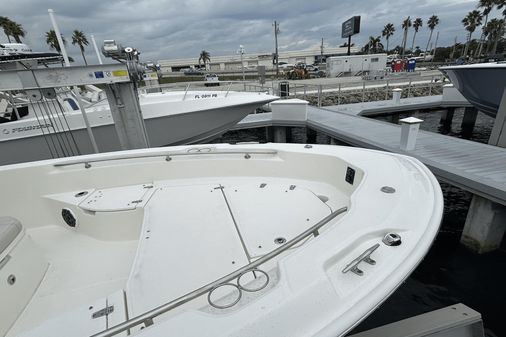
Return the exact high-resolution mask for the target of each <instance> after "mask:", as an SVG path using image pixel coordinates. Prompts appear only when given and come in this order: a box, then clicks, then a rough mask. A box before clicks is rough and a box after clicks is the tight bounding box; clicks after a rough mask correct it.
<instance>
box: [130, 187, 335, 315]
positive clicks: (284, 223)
mask: <svg viewBox="0 0 506 337" xmlns="http://www.w3.org/2000/svg"><path fill="white" fill-rule="evenodd" d="M335 202H341V203H342V201H337V200H335ZM302 204H303V205H304V207H300V205H302ZM329 213H330V208H329V206H327V205H326V204H325V203H324V202H322V201H321V200H320V199H319V198H318V197H317V196H316V195H315V194H314V193H312V192H311V191H310V190H308V189H306V188H304V187H302V186H297V183H293V184H292V183H273V182H269V183H263V182H262V181H258V182H242V183H239V184H234V183H228V184H205V185H187V186H166V187H159V188H158V189H157V190H156V191H155V193H154V194H153V196H152V197H151V198H150V200H149V202H148V204H147V205H146V208H145V218H144V224H143V229H142V234H141V239H140V242H139V250H138V252H137V256H136V258H135V263H134V265H133V268H132V273H131V276H130V278H129V281H128V284H127V292H126V293H127V298H128V305H129V313H130V315H132V316H134V315H139V314H142V313H144V312H145V311H147V310H150V309H152V308H154V307H156V306H159V305H161V304H163V303H166V302H169V301H171V300H174V299H176V298H178V297H180V296H182V295H185V294H186V293H189V292H191V291H193V290H195V289H198V288H200V287H202V286H204V285H205V284H207V283H210V282H213V281H215V280H217V279H219V278H220V277H223V276H224V275H227V274H229V273H231V272H233V271H235V270H236V269H239V268H240V267H242V266H244V265H247V264H248V263H249V262H251V261H252V259H255V258H257V257H259V256H262V255H264V254H267V253H269V252H270V251H272V250H273V249H275V248H277V247H278V246H279V244H277V243H276V241H275V239H277V238H284V239H285V240H290V239H292V238H293V237H295V236H296V235H298V234H300V233H302V232H303V231H304V230H306V229H307V228H309V227H310V226H312V225H314V224H315V223H317V222H318V221H320V220H321V219H323V218H324V217H325V216H327V215H328V214H329ZM205 304H207V302H206V299H205V298H200V299H198V300H196V301H193V302H192V303H191V305H192V306H193V307H200V306H203V305H205Z"/></svg>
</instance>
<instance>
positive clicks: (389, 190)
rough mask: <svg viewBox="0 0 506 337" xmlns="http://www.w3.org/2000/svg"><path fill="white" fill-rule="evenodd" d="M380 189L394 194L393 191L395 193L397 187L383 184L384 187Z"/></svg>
mask: <svg viewBox="0 0 506 337" xmlns="http://www.w3.org/2000/svg"><path fill="white" fill-rule="evenodd" d="M380 191H381V192H383V193H388V194H392V193H395V188H393V187H390V186H383V187H382V188H381V189H380Z"/></svg>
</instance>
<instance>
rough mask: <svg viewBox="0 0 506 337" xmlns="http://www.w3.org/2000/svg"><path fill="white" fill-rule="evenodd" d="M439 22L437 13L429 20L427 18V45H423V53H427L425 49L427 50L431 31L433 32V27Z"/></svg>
mask: <svg viewBox="0 0 506 337" xmlns="http://www.w3.org/2000/svg"><path fill="white" fill-rule="evenodd" d="M438 24H439V18H438V17H437V15H432V16H431V17H430V18H429V20H427V27H429V29H430V35H429V41H427V47H425V55H427V51H428V50H429V44H430V40H432V33H433V32H434V28H436V26H437V25H438Z"/></svg>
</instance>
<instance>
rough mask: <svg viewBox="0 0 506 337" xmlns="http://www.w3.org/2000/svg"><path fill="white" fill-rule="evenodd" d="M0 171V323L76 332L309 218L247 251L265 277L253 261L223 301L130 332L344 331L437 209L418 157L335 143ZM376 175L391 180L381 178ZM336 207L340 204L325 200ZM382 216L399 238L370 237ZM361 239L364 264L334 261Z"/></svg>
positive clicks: (401, 266)
mask: <svg viewBox="0 0 506 337" xmlns="http://www.w3.org/2000/svg"><path fill="white" fill-rule="evenodd" d="M352 171H353V177H351V175H352V174H351V173H350V172H352ZM346 177H347V178H346ZM0 180H1V181H2V184H3V188H2V191H3V193H2V194H1V195H0V215H6V216H7V215H8V216H11V217H14V218H16V219H18V220H19V222H20V223H21V224H22V225H23V230H21V231H20V232H16V233H15V236H13V235H10V234H8V233H9V232H8V231H9V228H10V230H11V234H12V233H14V232H13V231H14V229H15V227H13V226H12V225H9V223H8V221H6V220H5V219H0V249H1V248H2V241H3V243H4V248H3V251H0V261H3V259H5V257H6V256H9V258H8V260H7V262H6V263H3V265H2V267H0V279H1V280H6V279H8V280H11V281H12V277H10V275H15V279H16V280H17V281H16V282H13V283H12V284H9V283H8V282H1V283H0V297H1V298H2V302H1V303H0V315H1V317H2V320H1V321H0V336H2V335H5V336H8V337H14V336H23V337H28V336H37V337H46V336H47V337H49V336H51V337H60V336H62V337H63V336H65V337H67V336H76V337H78V336H83V337H84V336H91V335H94V334H98V333H101V332H102V331H103V330H105V329H108V328H111V327H114V326H116V325H118V324H122V323H123V322H125V320H126V319H127V317H129V318H130V319H133V320H134V321H135V320H136V317H139V315H143V314H145V313H146V312H149V311H150V310H152V309H153V308H157V307H159V308H160V306H162V308H163V305H164V304H165V303H167V302H171V303H178V304H179V302H177V301H178V300H177V299H178V298H179V299H181V298H182V296H185V294H194V293H195V291H196V289H198V288H200V287H203V286H205V285H206V284H210V283H211V284H212V282H213V281H215V280H218V279H220V278H224V277H225V276H226V275H227V274H231V273H234V272H235V271H237V270H239V269H240V268H242V267H243V266H250V265H251V264H254V263H255V261H262V259H265V258H266V257H269V255H270V254H271V253H272V252H273V251H277V250H279V249H281V250H283V248H282V247H283V244H289V243H291V242H292V240H295V239H297V238H298V237H300V234H301V233H304V232H307V231H310V232H309V234H311V235H309V236H307V237H304V239H303V240H302V241H299V242H298V243H297V244H296V245H293V246H291V248H290V249H288V250H284V251H283V252H281V254H280V255H276V256H274V257H272V258H270V259H269V260H268V261H266V262H265V263H262V264H261V265H260V266H258V267H257V268H258V269H260V270H261V272H260V271H257V272H256V273H257V277H258V279H257V280H256V281H252V275H251V273H249V274H247V275H246V277H243V278H242V280H241V282H240V283H241V284H242V285H243V286H245V287H247V288H249V289H251V288H254V287H257V288H260V286H259V282H260V283H262V282H264V283H265V281H266V278H265V277H264V276H262V275H265V274H267V275H269V280H268V282H267V284H266V285H265V287H264V288H262V289H259V290H258V291H253V292H249V291H242V297H241V298H240V299H239V300H238V301H237V303H236V304H234V305H231V306H230V308H227V309H217V308H214V307H212V306H211V305H210V303H209V302H208V300H207V293H202V294H203V295H202V296H195V298H194V299H193V300H188V301H182V302H181V303H180V304H181V305H178V306H176V307H175V308H174V309H173V310H169V311H167V312H165V313H163V314H160V315H158V316H156V317H155V318H154V319H153V323H154V324H150V323H151V321H149V322H148V321H146V320H145V318H143V319H142V322H144V323H143V324H140V325H135V326H134V325H132V326H131V327H130V332H131V334H135V335H136V336H137V335H138V336H141V337H162V336H167V335H169V334H170V335H174V336H332V337H335V336H343V335H344V334H345V333H346V332H348V331H349V330H350V329H352V328H353V327H354V326H355V325H356V324H358V323H359V322H360V321H361V320H362V319H364V318H365V317H366V316H367V315H368V314H369V313H371V311H373V310H374V309H375V308H376V307H377V306H378V305H380V304H381V303H382V302H383V301H384V300H385V299H386V298H387V297H388V296H389V295H390V294H391V293H392V292H393V291H394V290H395V289H396V288H397V287H398V286H399V285H400V284H401V283H402V282H403V281H404V280H405V279H406V278H407V277H408V276H409V274H410V273H411V272H412V271H413V270H414V268H415V267H416V265H417V264H418V263H419V262H420V261H421V260H422V259H423V257H424V256H425V254H426V253H427V251H428V249H429V247H430V245H431V243H432V241H433V240H434V237H435V236H436V234H437V231H438V229H439V223H440V220H441V216H442V211H443V202H442V194H441V190H440V188H439V185H438V182H437V180H436V179H435V177H434V176H433V175H432V174H431V172H430V171H429V170H428V169H427V168H426V167H425V166H423V164H421V163H420V162H419V161H417V160H416V159H413V158H409V157H405V156H400V155H395V154H390V153H382V152H377V151H371V150H363V149H353V148H348V147H337V146H313V147H305V146H304V145H299V144H292V145H290V144H264V145H241V146H234V145H223V144H220V145H206V146H186V147H182V146H181V147H172V148H160V149H150V150H136V151H126V152H116V153H112V154H100V155H91V156H84V157H75V158H68V159H61V160H51V161H44V162H36V163H26V164H19V165H13V166H4V167H0ZM385 186H388V187H391V188H393V189H395V191H393V190H391V189H390V190H389V189H383V190H385V191H387V192H394V193H385V192H383V191H381V188H382V187H385ZM6 191H9V192H8V193H7V192H6ZM338 209H341V210H345V209H347V212H345V213H340V215H337V216H335V215H332V214H337V213H334V212H336V210H338ZM69 213H72V214H73V216H71V217H69V216H68V214H69ZM62 215H65V217H62ZM64 219H65V221H64ZM72 219H74V220H76V221H75V222H72ZM322 219H326V220H325V221H323V222H322ZM2 224H3V225H2ZM72 224H74V225H75V226H74V227H72ZM319 224H322V227H319V229H318V234H319V235H318V236H313V235H312V234H314V232H313V231H312V229H313V228H315V227H314V226H316V225H319ZM2 226H3V227H2ZM9 226H10V227H9ZM2 228H3V229H4V231H3V233H7V234H3V240H2V236H1V235H2V234H1V233H2ZM392 232H394V233H396V234H398V235H400V236H401V237H402V244H400V245H398V246H388V245H386V244H384V243H383V242H382V239H383V237H384V236H385V234H387V233H392ZM9 235H10V236H9ZM279 239H284V240H286V242H282V241H283V240H281V241H279ZM9 240H10V241H9ZM6 242H7V246H6V248H5V243H6ZM372 247H376V248H374V250H373V251H371V248H372ZM368 250H369V251H370V252H371V255H370V257H371V258H372V259H374V260H375V261H376V263H375V264H374V265H372V264H368V263H366V262H365V261H361V262H359V263H358V265H357V266H358V267H359V269H360V270H362V271H363V274H362V275H361V276H360V275H358V274H357V273H354V272H353V270H352V271H348V272H344V271H345V270H346V269H350V265H351V263H352V262H353V261H357V260H356V259H357V258H358V257H360V256H362V255H363V254H364V252H367V251H368ZM0 265H1V264H0ZM246 268H249V267H246ZM263 273H265V274H263ZM235 282H237V280H235V279H233V280H229V281H228V283H234V284H235ZM231 289H235V288H231ZM222 290H223V288H222ZM197 292H198V291H197ZM216 293H219V292H218V291H217V292H215V293H213V294H214V295H213V296H217V297H216V298H215V297H212V298H211V299H212V303H214V304H215V305H216V304H217V305H226V304H232V303H233V302H234V296H236V291H235V290H234V291H229V292H224V293H220V294H221V295H222V296H224V297H223V298H221V299H220V298H219V297H220V296H219V295H216ZM199 294H200V293H199ZM186 296H187V297H183V298H188V296H189V295H186ZM190 297H191V296H190ZM111 306H114V308H113V309H112V311H110V312H109V313H108V314H107V315H105V316H101V317H98V318H92V316H93V314H96V313H97V312H98V311H99V310H101V309H103V308H105V307H111ZM157 310H159V309H155V311H157ZM96 315H98V314H96ZM145 324H146V325H149V326H148V327H147V328H144V329H141V327H144V325H145ZM117 335H118V336H125V333H124V332H121V333H119V334H117ZM100 336H105V335H100Z"/></svg>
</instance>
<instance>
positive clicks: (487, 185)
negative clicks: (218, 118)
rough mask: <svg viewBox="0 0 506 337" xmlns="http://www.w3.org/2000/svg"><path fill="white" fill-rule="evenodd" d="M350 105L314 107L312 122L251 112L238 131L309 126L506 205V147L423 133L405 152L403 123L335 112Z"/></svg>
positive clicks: (310, 119) (309, 119)
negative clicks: (416, 164) (409, 161)
mask: <svg viewBox="0 0 506 337" xmlns="http://www.w3.org/2000/svg"><path fill="white" fill-rule="evenodd" d="M401 101H402V100H401ZM345 107H346V106H345V105H341V106H340V108H337V107H330V108H327V107H324V108H317V107H312V106H309V107H308V115H307V121H286V120H273V119H272V113H265V114H254V115H249V116H247V117H246V118H245V119H243V120H242V121H241V122H239V123H238V125H237V126H236V127H235V129H246V128H255V127H265V126H285V125H286V126H302V127H309V128H311V129H313V130H317V131H318V132H322V133H324V134H327V135H329V136H330V137H332V138H335V139H337V140H340V141H342V142H345V143H347V144H350V145H353V146H359V147H364V148H370V149H378V150H383V151H390V152H395V153H401V154H407V155H410V156H413V157H415V158H417V159H418V160H420V161H421V162H422V163H424V164H425V165H427V166H428V167H429V168H430V169H431V170H432V172H433V173H434V174H435V175H436V176H437V177H438V178H440V179H441V180H444V181H446V182H448V183H450V184H452V185H455V186H458V187H460V188H462V189H464V190H467V191H469V192H471V193H474V194H478V195H481V196H483V197H485V198H487V199H490V200H492V201H495V202H498V203H500V204H503V205H506V170H505V167H506V149H504V148H501V147H497V146H492V145H487V144H482V143H477V142H473V141H469V140H464V139H459V138H455V137H450V136H445V135H441V134H438V133H435V132H427V131H419V133H418V138H417V142H416V148H415V149H414V150H412V151H409V152H405V151H402V150H401V149H400V147H399V143H400V138H401V136H400V135H401V128H400V126H399V125H395V124H391V123H387V122H382V121H377V120H374V119H370V118H365V117H358V116H354V115H349V114H345V113H340V112H336V111H331V110H329V109H332V110H336V109H342V108H345ZM350 109H351V108H350Z"/></svg>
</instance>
